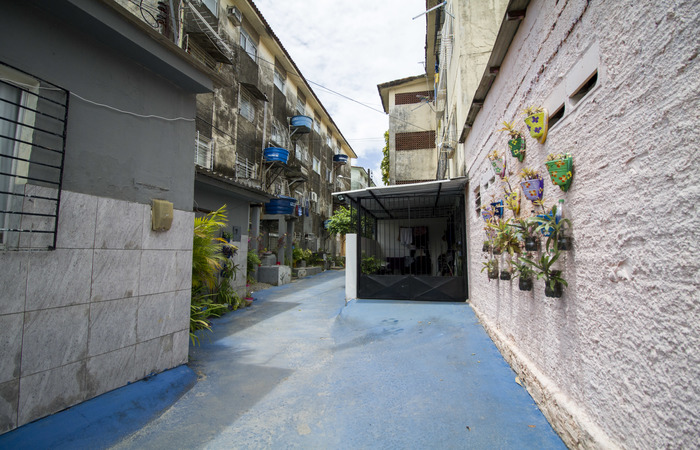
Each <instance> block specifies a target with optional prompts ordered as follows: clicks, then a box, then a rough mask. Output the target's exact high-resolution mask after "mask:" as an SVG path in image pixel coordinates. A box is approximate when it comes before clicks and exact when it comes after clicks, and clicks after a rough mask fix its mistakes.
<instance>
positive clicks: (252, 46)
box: [240, 28, 258, 59]
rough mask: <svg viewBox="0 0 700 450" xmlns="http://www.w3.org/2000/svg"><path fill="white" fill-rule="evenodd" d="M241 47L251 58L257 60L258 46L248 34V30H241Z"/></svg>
mask: <svg viewBox="0 0 700 450" xmlns="http://www.w3.org/2000/svg"><path fill="white" fill-rule="evenodd" d="M240 44H241V47H242V48H243V50H245V51H246V53H248V55H250V57H251V58H253V59H256V58H257V56H258V44H256V43H255V41H254V40H253V38H252V37H251V36H250V34H248V32H247V31H246V30H244V29H243V28H241V40H240Z"/></svg>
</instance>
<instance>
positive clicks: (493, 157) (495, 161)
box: [488, 150, 506, 178]
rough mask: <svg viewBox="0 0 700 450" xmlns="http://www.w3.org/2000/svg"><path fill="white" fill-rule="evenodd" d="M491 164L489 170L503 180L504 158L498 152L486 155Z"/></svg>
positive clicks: (504, 172)
mask: <svg viewBox="0 0 700 450" xmlns="http://www.w3.org/2000/svg"><path fill="white" fill-rule="evenodd" d="M488 158H489V161H490V162H491V170H493V173H495V174H496V175H498V176H499V177H501V178H503V177H504V176H506V158H505V157H504V156H503V154H501V153H500V152H499V151H498V150H494V151H492V152H491V153H489V154H488Z"/></svg>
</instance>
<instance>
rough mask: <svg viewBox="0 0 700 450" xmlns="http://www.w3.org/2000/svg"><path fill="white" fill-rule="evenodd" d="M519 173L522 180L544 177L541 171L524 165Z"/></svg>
mask: <svg viewBox="0 0 700 450" xmlns="http://www.w3.org/2000/svg"><path fill="white" fill-rule="evenodd" d="M518 175H519V177H520V181H528V180H537V179H540V178H542V175H540V172H539V171H538V170H537V169H533V168H531V167H523V168H522V169H521V170H520V174H518Z"/></svg>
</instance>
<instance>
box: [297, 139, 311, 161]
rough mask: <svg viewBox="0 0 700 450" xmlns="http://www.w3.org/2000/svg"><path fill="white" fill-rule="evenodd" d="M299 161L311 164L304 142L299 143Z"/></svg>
mask: <svg viewBox="0 0 700 450" xmlns="http://www.w3.org/2000/svg"><path fill="white" fill-rule="evenodd" d="M296 145H297V159H298V160H299V161H301V162H302V163H305V164H307V163H308V162H309V152H308V150H307V149H306V144H304V143H303V142H297V144H296Z"/></svg>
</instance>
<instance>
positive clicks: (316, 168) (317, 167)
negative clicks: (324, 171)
mask: <svg viewBox="0 0 700 450" xmlns="http://www.w3.org/2000/svg"><path fill="white" fill-rule="evenodd" d="M313 164H314V165H313V168H314V172H316V173H317V174H319V175H321V161H319V160H318V158H316V157H315V156H314V163H313Z"/></svg>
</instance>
